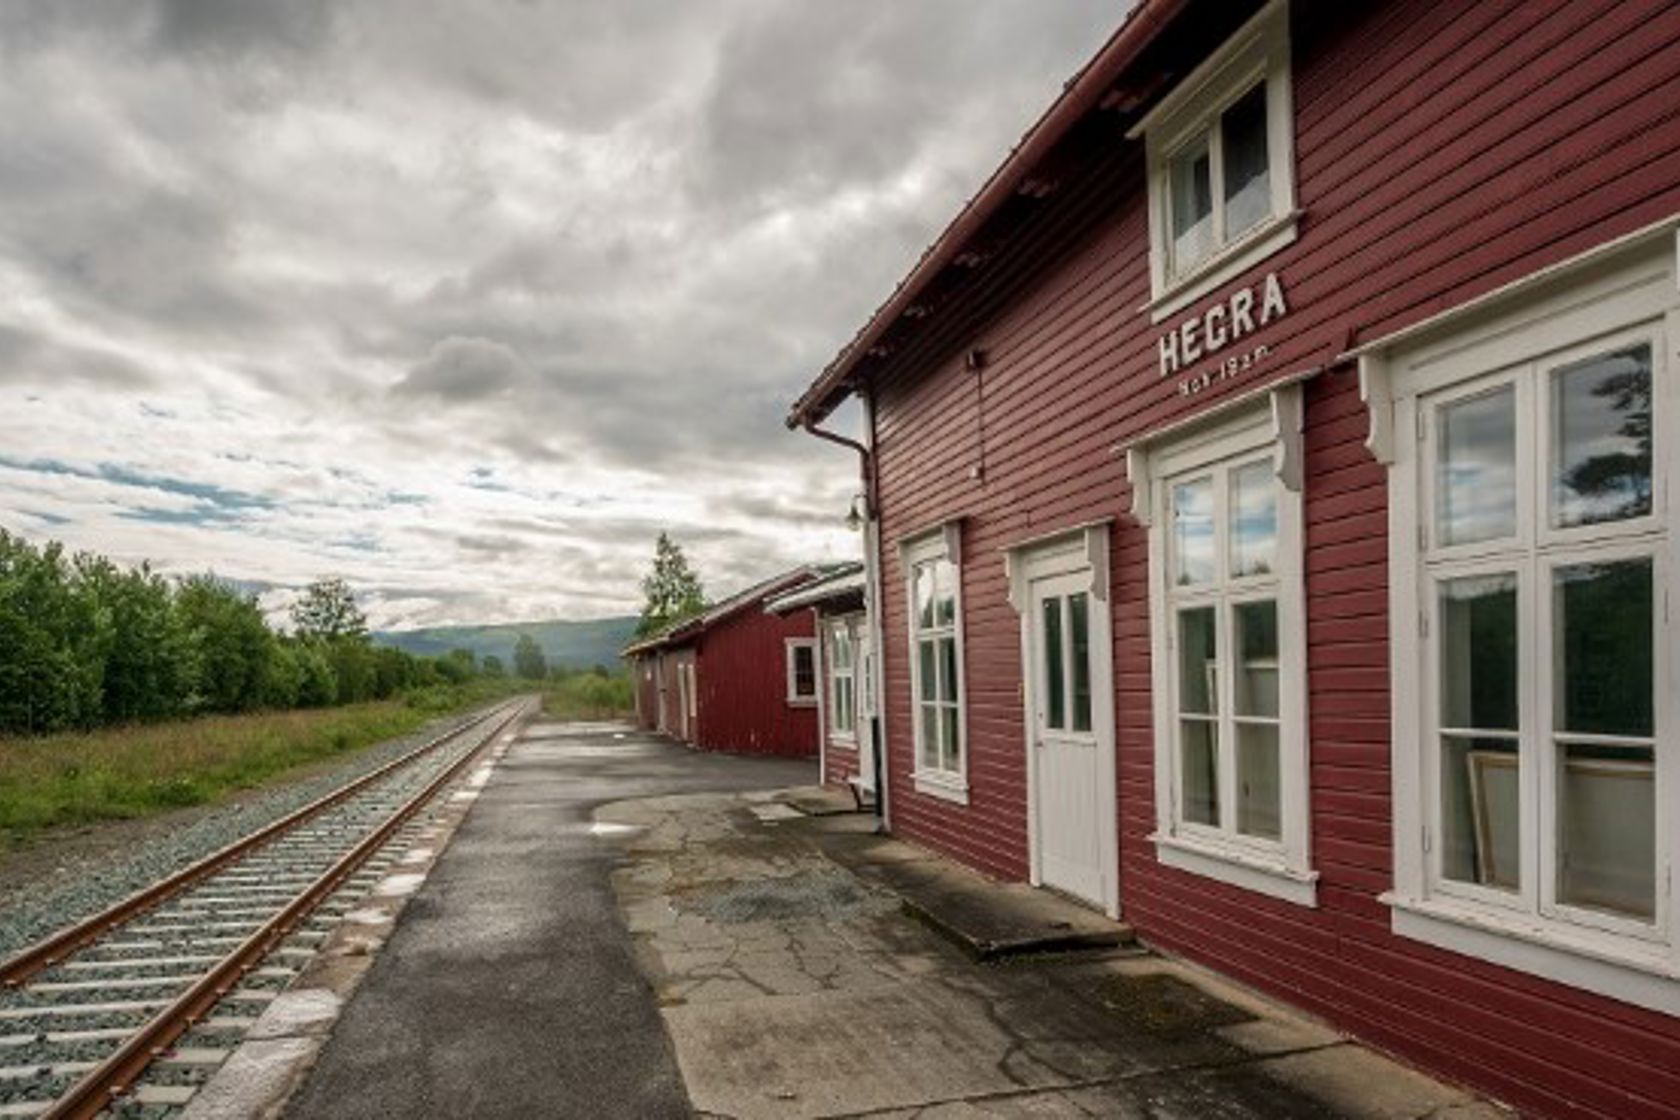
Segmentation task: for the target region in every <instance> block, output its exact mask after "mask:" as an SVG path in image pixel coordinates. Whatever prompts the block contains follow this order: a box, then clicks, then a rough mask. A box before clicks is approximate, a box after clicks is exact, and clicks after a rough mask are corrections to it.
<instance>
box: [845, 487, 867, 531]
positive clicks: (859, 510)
mask: <svg viewBox="0 0 1680 1120" xmlns="http://www.w3.org/2000/svg"><path fill="white" fill-rule="evenodd" d="M868 520H869V500H868V498H867V497H865V496H864V495H862V494H853V495H852V505H851V508H850V509H848V510H847V511H846V528H848V529H850V530H851V531H852V532H854V533H856V532H858V531H860V530H861V529H862V528H863V526H864V523H865V522H867V521H868Z"/></svg>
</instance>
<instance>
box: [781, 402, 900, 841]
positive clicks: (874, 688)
mask: <svg viewBox="0 0 1680 1120" xmlns="http://www.w3.org/2000/svg"><path fill="white" fill-rule="evenodd" d="M857 394H858V399H859V400H860V401H861V402H862V403H863V413H864V429H865V431H866V432H867V433H868V439H869V442H868V443H867V444H863V443H859V442H858V441H857V440H855V439H850V438H848V437H846V436H843V435H839V434H837V433H835V432H830V431H825V430H823V429H822V428H819V427H817V422H816V421H815V420H812V419H811V418H810V416H809V415H807V416H805V417H804V418H803V419H801V421H800V426H801V427H803V428H804V429H805V431H806V432H808V433H809V434H811V435H813V436H816V437H817V438H818V439H821V440H827V441H828V442H829V443H833V444H838V445H839V446H841V447H845V448H849V449H851V450H852V451H855V452H857V455H858V472H859V474H860V476H861V477H862V479H863V505H864V510H863V515H864V517H863V603H864V613H865V614H866V615H867V616H868V619H869V644H870V658H869V662H870V676H871V678H872V679H871V681H870V693H871V695H872V697H873V699H874V703H873V704H872V705H871V711H870V715H869V750H870V753H871V755H872V757H873V760H874V763H875V818H876V820H877V822H878V828H879V830H880V831H882V832H885V831H887V829H888V828H889V827H890V824H891V817H890V816H889V814H888V808H887V744H886V736H885V734H884V732H883V731H882V725H883V723H884V719H883V712H882V708H883V705H884V703H885V697H886V693H885V691H884V690H883V688H882V684H883V680H884V674H883V673H882V670H881V655H882V646H883V643H882V640H881V534H880V526H881V522H880V512H879V511H880V506H879V502H878V500H877V497H878V495H879V493H880V476H879V473H878V471H877V469H876V462H875V454H874V450H873V448H874V444H875V401H874V398H873V396H872V395H871V393H870V391H869V387H868V386H867V385H865V386H863V387H861V388H859V389H858V390H857Z"/></svg>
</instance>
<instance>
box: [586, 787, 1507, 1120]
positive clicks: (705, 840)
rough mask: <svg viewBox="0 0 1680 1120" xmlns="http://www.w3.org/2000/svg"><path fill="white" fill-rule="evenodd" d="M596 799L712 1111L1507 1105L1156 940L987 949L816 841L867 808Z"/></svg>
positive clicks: (858, 822) (634, 922)
mask: <svg viewBox="0 0 1680 1120" xmlns="http://www.w3.org/2000/svg"><path fill="white" fill-rule="evenodd" d="M596 818H597V820H598V821H600V822H602V823H603V824H604V825H607V826H610V827H611V830H612V831H613V832H614V834H616V835H617V836H618V838H619V839H618V842H619V843H620V844H621V845H622V846H623V848H624V851H625V855H626V862H625V863H624V865H623V866H622V867H620V868H619V869H618V870H616V871H615V872H614V873H613V876H612V883H613V889H614V891H615V893H616V894H617V897H618V900H619V904H620V906H621V907H622V909H623V913H624V917H625V921H626V923H627V925H628V927H629V929H630V930H631V932H632V933H633V934H634V936H635V937H636V939H637V942H638V952H637V958H638V960H639V961H640V962H641V966H642V968H643V969H644V971H645V972H646V975H647V977H648V979H649V981H650V983H651V984H652V986H653V990H654V993H655V996H656V998H657V1000H658V1002H659V1006H660V1014H661V1016H662V1018H663V1020H664V1022H665V1025H666V1027H667V1029H668V1030H669V1032H670V1036H671V1039H672V1043H673V1045H674V1047H675V1051H676V1055H677V1061H678V1064H679V1066H680V1068H681V1072H682V1075H683V1078H684V1081H685V1084H686V1086H687V1089H688V1092H689V1094H690V1097H691V1099H692V1101H693V1103H694V1106H695V1107H696V1109H697V1110H698V1112H699V1114H700V1115H702V1116H705V1117H717V1118H725V1117H728V1118H735V1120H752V1118H759V1117H764V1118H783V1117H789V1118H797V1117H837V1116H870V1117H890V1118H894V1120H899V1118H910V1117H918V1118H930V1120H931V1118H939V1120H967V1118H979V1117H1010V1118H1016V1117H1019V1118H1027V1117H1034V1118H1042V1117H1056V1118H1060V1117H1070V1118H1072V1117H1078V1118H1085V1117H1121V1118H1133V1117H1136V1118H1151V1120H1172V1118H1183V1120H1223V1118H1230V1120H1238V1118H1245V1120H1246V1118H1261V1117H1289V1118H1302V1120H1311V1118H1329V1117H1361V1118H1364V1117H1384V1118H1396V1120H1398V1118H1401V1117H1406V1118H1421V1117H1426V1116H1430V1117H1440V1118H1443V1120H1446V1118H1451V1120H1473V1118H1474V1120H1491V1118H1493V1117H1498V1116H1501V1115H1503V1113H1502V1112H1500V1111H1499V1110H1496V1109H1494V1108H1493V1107H1492V1106H1490V1105H1487V1104H1483V1103H1481V1102H1478V1101H1477V1100H1475V1099H1474V1098H1473V1097H1471V1096H1470V1095H1469V1094H1466V1093H1464V1092H1462V1091H1460V1090H1457V1089H1454V1088H1452V1087H1449V1086H1445V1085H1442V1084H1440V1083H1438V1082H1436V1081H1433V1080H1431V1079H1429V1078H1427V1077H1424V1076H1422V1075H1420V1074H1418V1073H1415V1072H1413V1071H1411V1070H1409V1069H1406V1068H1404V1067H1402V1066H1399V1065H1397V1064H1395V1063H1393V1062H1391V1061H1389V1060H1387V1059H1386V1058H1383V1057H1381V1056H1379V1055H1376V1054H1373V1053H1371V1052H1370V1051H1367V1050H1364V1049H1362V1048H1360V1047H1359V1046H1357V1045H1354V1044H1353V1043H1351V1042H1349V1041H1348V1040H1347V1039H1346V1038H1344V1037H1343V1036H1341V1035H1339V1034H1337V1033H1336V1032H1334V1031H1332V1030H1330V1029H1328V1028H1327V1027H1325V1026H1323V1025H1322V1024H1319V1023H1317V1022H1314V1021H1311V1020H1308V1019H1306V1018H1304V1017H1301V1016H1298V1015H1295V1014H1292V1013H1290V1012H1289V1011H1287V1010H1286V1009H1284V1008H1282V1007H1280V1006H1278V1005H1276V1004H1274V1003H1272V1002H1270V1001H1268V1000H1264V999H1261V998H1259V997H1257V996H1255V995H1254V994H1252V993H1250V992H1247V991H1245V990H1242V989H1239V988H1237V987H1235V986H1233V985H1229V984H1224V983H1222V982H1220V981H1219V980H1217V979H1216V978H1214V977H1212V976H1210V975H1208V974H1207V973H1205V972H1202V971H1201V970H1198V969H1194V968H1190V967H1188V966H1185V965H1182V964H1176V963H1174V962H1171V961H1168V960H1164V959H1162V958H1160V957H1157V956H1154V955H1153V954H1149V953H1147V952H1143V951H1140V950H1108V951H1103V952H1099V953H1090V952H1086V953H1070V954H1061V955H1045V956H1038V957H1028V958H1024V959H1018V960H1014V961H1011V962H1006V963H994V964H978V963H975V962H973V961H972V960H971V959H970V958H969V957H968V956H967V955H965V954H964V953H962V952H960V951H959V950H958V949H957V948H956V947H955V946H954V945H952V944H950V943H949V942H947V941H946V940H945V939H943V938H942V937H940V936H939V935H937V934H936V933H934V932H933V931H932V930H930V929H929V928H927V927H925V926H923V925H922V924H920V923H919V922H916V921H914V920H912V919H911V918H910V917H908V916H907V915H906V913H905V912H904V910H903V908H902V906H901V905H900V903H899V901H898V899H897V897H896V896H894V895H891V894H888V893H887V892H886V891H885V890H884V889H882V888H879V887H876V886H873V885H870V884H868V883H866V882H865V881H863V880H862V879H859V878H857V877H855V876H853V875H852V874H851V873H850V872H848V871H846V870H844V869H842V868H840V867H839V866H838V865H837V864H835V863H833V862H831V861H830V860H829V859H828V858H827V857H826V856H825V855H823V853H822V851H821V850H820V845H819V844H818V843H816V842H814V841H815V840H816V839H817V837H816V835H815V833H817V832H818V831H821V830H844V829H857V828H863V827H867V825H868V820H867V818H859V817H856V816H850V817H832V818H805V817H803V816H802V815H800V814H797V813H793V812H791V811H790V810H788V808H787V806H785V805H782V804H779V803H775V802H766V801H765V800H764V799H762V798H761V797H759V796H756V795H751V794H749V795H744V796H743V795H739V794H734V795H731V794H703V795H690V796H679V797H668V798H661V799H654V800H640V801H632V802H625V803H619V804H614V805H608V806H604V807H602V808H601V809H600V810H599V811H598V812H597V814H596ZM916 858H926V857H925V854H924V855H921V856H918V857H916Z"/></svg>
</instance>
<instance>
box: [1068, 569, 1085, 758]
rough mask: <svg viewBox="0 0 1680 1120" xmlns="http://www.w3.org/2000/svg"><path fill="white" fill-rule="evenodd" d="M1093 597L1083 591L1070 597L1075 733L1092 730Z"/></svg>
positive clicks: (1069, 617)
mask: <svg viewBox="0 0 1680 1120" xmlns="http://www.w3.org/2000/svg"><path fill="white" fill-rule="evenodd" d="M1089 598H1090V596H1088V595H1086V594H1085V592H1083V591H1080V592H1077V593H1075V594H1073V595H1069V596H1068V601H1067V603H1068V620H1069V622H1068V626H1069V629H1070V630H1071V631H1072V637H1073V641H1072V644H1073V729H1074V730H1075V731H1089V730H1091V620H1090V603H1089V602H1088V600H1089Z"/></svg>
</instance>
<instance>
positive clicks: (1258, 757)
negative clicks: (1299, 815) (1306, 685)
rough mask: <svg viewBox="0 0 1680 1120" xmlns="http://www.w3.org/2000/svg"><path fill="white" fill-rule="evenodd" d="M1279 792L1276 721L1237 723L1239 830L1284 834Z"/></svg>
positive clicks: (1272, 837) (1277, 836)
mask: <svg viewBox="0 0 1680 1120" xmlns="http://www.w3.org/2000/svg"><path fill="white" fill-rule="evenodd" d="M1279 796H1280V795H1279V792H1278V729H1277V725H1276V724H1272V723H1238V724H1237V831H1238V832H1240V833H1242V834H1243V835H1245V836H1264V837H1266V838H1267V839H1269V840H1279V839H1282V838H1283V826H1282V816H1283V813H1282V809H1281V807H1280V805H1281V803H1280V801H1279Z"/></svg>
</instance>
